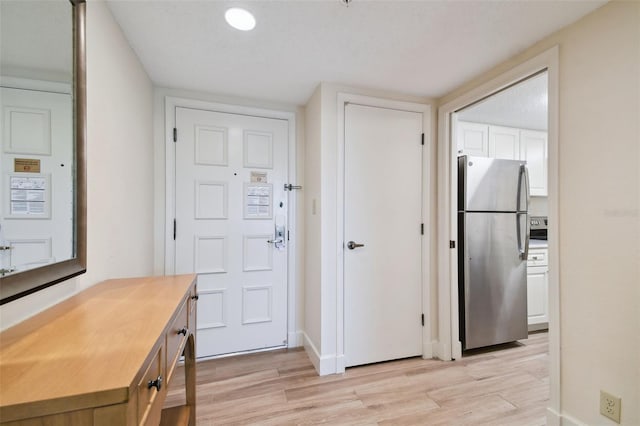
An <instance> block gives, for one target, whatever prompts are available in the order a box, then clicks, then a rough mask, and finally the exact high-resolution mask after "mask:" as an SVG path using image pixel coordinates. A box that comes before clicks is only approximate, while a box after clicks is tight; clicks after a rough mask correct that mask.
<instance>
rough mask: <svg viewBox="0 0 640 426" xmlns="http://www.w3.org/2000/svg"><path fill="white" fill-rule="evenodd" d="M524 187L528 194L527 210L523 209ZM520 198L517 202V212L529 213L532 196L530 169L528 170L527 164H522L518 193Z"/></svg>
mask: <svg viewBox="0 0 640 426" xmlns="http://www.w3.org/2000/svg"><path fill="white" fill-rule="evenodd" d="M523 184H524V185H523ZM523 186H524V190H525V192H526V195H527V196H526V199H525V200H526V204H525V208H524V209H523V208H522V204H521V201H522V187H523ZM516 196H517V197H518V201H517V203H516V204H517V210H518V211H519V212H528V211H529V200H530V198H531V195H530V193H529V169H528V168H527V164H526V163H523V164H520V172H519V173H518V193H517V195H516Z"/></svg>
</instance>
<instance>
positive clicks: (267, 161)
mask: <svg viewBox="0 0 640 426" xmlns="http://www.w3.org/2000/svg"><path fill="white" fill-rule="evenodd" d="M176 127H177V135H178V138H177V142H176V230H177V232H176V242H175V250H176V252H175V263H176V264H175V271H176V273H178V274H180V273H190V272H195V273H197V274H198V294H199V296H200V299H199V301H198V318H197V326H198V347H197V356H198V357H207V356H214V355H221V354H227V353H234V352H239V351H249V350H256V349H263V348H270V347H277V346H282V345H285V344H286V343H287V247H286V246H287V239H288V238H287V230H286V225H287V209H288V206H287V196H286V193H285V191H284V184H285V183H286V178H287V143H288V142H287V141H288V122H287V121H286V120H280V119H270V118H262V117H252V116H246V115H239V114H228V113H220V112H212V111H202V110H195V109H188V108H176ZM276 229H277V230H278V231H279V234H278V235H276ZM274 241H275V242H274Z"/></svg>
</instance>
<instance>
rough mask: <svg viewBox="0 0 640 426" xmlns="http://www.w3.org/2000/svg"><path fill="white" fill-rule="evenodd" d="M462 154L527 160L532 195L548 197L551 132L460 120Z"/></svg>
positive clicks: (460, 148)
mask: <svg viewBox="0 0 640 426" xmlns="http://www.w3.org/2000/svg"><path fill="white" fill-rule="evenodd" d="M455 137H456V142H457V147H458V155H475V156H478V157H490V158H501V159H506V160H524V161H526V162H527V166H528V168H529V190H530V194H531V195H532V196H537V197H546V196H547V193H548V191H547V132H542V131H537V130H525V129H517V128H514V127H503V126H493V125H489V124H481V123H471V122H468V121H458V122H457V126H456V135H455Z"/></svg>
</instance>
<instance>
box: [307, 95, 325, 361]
mask: <svg viewBox="0 0 640 426" xmlns="http://www.w3.org/2000/svg"><path fill="white" fill-rule="evenodd" d="M320 92H321V90H320V86H318V88H317V89H316V90H315V92H314V93H313V95H312V96H311V99H309V101H308V102H307V106H306V108H305V112H306V114H305V169H304V183H305V187H304V191H305V204H304V216H305V262H304V263H305V302H304V308H305V310H304V313H305V322H304V329H305V334H306V335H305V347H306V350H307V353H308V354H309V356H310V358H311V360H312V362H313V363H314V365H315V367H316V369H319V368H320V366H319V357H320V354H321V353H322V341H321V320H322V319H321V309H320V307H321V303H322V302H321V286H320V277H321V268H320V267H321V259H320V249H321V235H322V229H321V226H320V208H321V199H320V188H321V184H320V167H321V164H320V145H321V128H322V124H321V102H320V97H321V93H320Z"/></svg>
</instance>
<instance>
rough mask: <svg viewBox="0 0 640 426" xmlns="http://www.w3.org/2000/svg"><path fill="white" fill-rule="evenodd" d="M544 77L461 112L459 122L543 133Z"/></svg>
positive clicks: (535, 78)
mask: <svg viewBox="0 0 640 426" xmlns="http://www.w3.org/2000/svg"><path fill="white" fill-rule="evenodd" d="M547 84H548V78H547V73H546V72H545V73H542V74H539V75H536V76H535V77H532V78H529V79H528V80H525V81H523V82H521V83H520V84H517V85H515V86H513V87H510V88H508V89H506V90H503V91H502V92H500V93H497V94H495V95H493V96H491V97H489V98H487V99H486V100H484V101H483V102H480V103H478V104H475V105H473V106H470V107H468V108H465V109H463V110H462V111H460V112H459V114H458V119H459V120H462V121H473V122H476V123H488V124H496V125H498V126H507V127H518V128H521V129H534V130H547V115H548V114H547V109H548V99H547Z"/></svg>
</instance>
